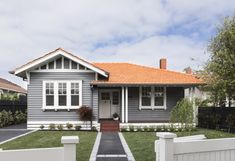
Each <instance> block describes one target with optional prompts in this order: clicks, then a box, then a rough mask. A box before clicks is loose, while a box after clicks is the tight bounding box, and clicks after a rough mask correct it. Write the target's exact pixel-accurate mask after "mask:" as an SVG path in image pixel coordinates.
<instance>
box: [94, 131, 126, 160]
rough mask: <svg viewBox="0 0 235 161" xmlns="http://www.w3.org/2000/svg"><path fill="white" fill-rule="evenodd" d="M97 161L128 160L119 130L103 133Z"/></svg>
mask: <svg viewBox="0 0 235 161" xmlns="http://www.w3.org/2000/svg"><path fill="white" fill-rule="evenodd" d="M96 161H128V156H127V153H126V151H125V149H124V147H123V144H122V142H121V140H120V137H119V134H118V133H117V132H104V133H102V135H101V139H100V144H99V147H98V152H97V155H96Z"/></svg>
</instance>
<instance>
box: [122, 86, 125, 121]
mask: <svg viewBox="0 0 235 161" xmlns="http://www.w3.org/2000/svg"><path fill="white" fill-rule="evenodd" d="M124 92H125V91H124V87H122V123H124V122H125V110H124V108H125V105H124V102H125V93H124Z"/></svg>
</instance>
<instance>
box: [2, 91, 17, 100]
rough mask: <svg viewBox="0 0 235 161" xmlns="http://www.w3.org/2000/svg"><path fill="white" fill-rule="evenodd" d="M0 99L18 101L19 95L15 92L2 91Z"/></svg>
mask: <svg viewBox="0 0 235 161" xmlns="http://www.w3.org/2000/svg"><path fill="white" fill-rule="evenodd" d="M0 100H8V101H18V100H19V96H18V95H17V94H16V93H2V94H1V96H0Z"/></svg>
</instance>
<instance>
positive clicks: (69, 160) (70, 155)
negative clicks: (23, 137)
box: [0, 136, 79, 161]
mask: <svg viewBox="0 0 235 161" xmlns="http://www.w3.org/2000/svg"><path fill="white" fill-rule="evenodd" d="M78 142H79V138H78V136H62V138H61V143H62V144H63V145H64V147H57V148H38V149H20V150H0V161H76V144H77V143H78ZM29 144H30V143H29Z"/></svg>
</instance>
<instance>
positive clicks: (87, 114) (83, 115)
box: [77, 106, 93, 127]
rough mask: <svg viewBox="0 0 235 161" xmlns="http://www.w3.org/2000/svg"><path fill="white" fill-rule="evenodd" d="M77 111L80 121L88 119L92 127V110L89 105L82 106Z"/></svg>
mask: <svg viewBox="0 0 235 161" xmlns="http://www.w3.org/2000/svg"><path fill="white" fill-rule="evenodd" d="M77 113H78V115H79V117H80V120H82V121H90V125H91V127H92V119H93V112H92V109H91V108H90V107H87V106H82V107H80V108H79V109H78V110H77Z"/></svg>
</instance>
